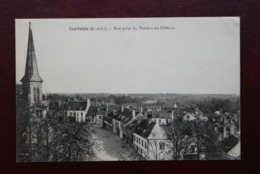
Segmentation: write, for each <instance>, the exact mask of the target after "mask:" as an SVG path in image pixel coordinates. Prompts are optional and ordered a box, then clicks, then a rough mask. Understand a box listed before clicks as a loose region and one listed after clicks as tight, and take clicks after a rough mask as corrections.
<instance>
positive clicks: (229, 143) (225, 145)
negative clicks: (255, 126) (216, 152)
mask: <svg viewBox="0 0 260 174" xmlns="http://www.w3.org/2000/svg"><path fill="white" fill-rule="evenodd" d="M238 141H239V140H238V138H237V137H235V136H234V135H230V136H229V137H228V138H225V139H224V140H223V141H221V145H222V150H223V151H224V152H229V151H230V150H231V149H232V148H233V147H235V146H236V145H237V143H238Z"/></svg>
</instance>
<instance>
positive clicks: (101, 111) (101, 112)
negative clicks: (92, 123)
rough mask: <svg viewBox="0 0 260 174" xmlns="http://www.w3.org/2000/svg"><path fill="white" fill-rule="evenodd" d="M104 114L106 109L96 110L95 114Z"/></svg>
mask: <svg viewBox="0 0 260 174" xmlns="http://www.w3.org/2000/svg"><path fill="white" fill-rule="evenodd" d="M105 114H106V111H104V110H98V111H97V115H105Z"/></svg>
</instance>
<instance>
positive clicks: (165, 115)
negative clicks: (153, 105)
mask: <svg viewBox="0 0 260 174" xmlns="http://www.w3.org/2000/svg"><path fill="white" fill-rule="evenodd" d="M145 115H146V116H147V117H148V118H149V119H151V120H152V121H154V122H156V123H158V124H159V125H166V124H168V123H170V122H171V121H172V120H173V117H174V115H173V112H171V111H168V112H167V111H156V110H154V111H147V112H146V113H145Z"/></svg>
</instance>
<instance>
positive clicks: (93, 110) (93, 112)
mask: <svg viewBox="0 0 260 174" xmlns="http://www.w3.org/2000/svg"><path fill="white" fill-rule="evenodd" d="M96 114H97V107H95V106H90V107H89V109H88V112H87V115H86V116H87V117H88V116H95V115H96Z"/></svg>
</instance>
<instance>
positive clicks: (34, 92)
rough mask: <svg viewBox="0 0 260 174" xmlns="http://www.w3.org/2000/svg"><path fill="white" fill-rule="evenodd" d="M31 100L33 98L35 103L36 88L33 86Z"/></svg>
mask: <svg viewBox="0 0 260 174" xmlns="http://www.w3.org/2000/svg"><path fill="white" fill-rule="evenodd" d="M33 100H34V103H36V88H35V87H34V88H33Z"/></svg>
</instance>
